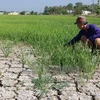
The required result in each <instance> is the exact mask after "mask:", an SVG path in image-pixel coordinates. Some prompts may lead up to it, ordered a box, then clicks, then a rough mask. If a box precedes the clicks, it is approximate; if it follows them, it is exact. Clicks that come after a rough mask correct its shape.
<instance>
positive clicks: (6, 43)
mask: <svg viewBox="0 0 100 100" xmlns="http://www.w3.org/2000/svg"><path fill="white" fill-rule="evenodd" d="M13 45H14V42H13V41H10V40H2V42H1V50H2V52H3V54H4V56H5V57H8V56H9V54H10V53H11V52H12V47H13Z"/></svg>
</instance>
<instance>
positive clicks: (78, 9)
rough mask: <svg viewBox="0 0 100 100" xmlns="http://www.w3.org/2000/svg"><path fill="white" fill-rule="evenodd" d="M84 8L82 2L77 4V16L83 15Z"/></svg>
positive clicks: (75, 7)
mask: <svg viewBox="0 0 100 100" xmlns="http://www.w3.org/2000/svg"><path fill="white" fill-rule="evenodd" d="M82 7H83V4H82V2H77V3H76V6H74V10H75V15H77V14H82Z"/></svg>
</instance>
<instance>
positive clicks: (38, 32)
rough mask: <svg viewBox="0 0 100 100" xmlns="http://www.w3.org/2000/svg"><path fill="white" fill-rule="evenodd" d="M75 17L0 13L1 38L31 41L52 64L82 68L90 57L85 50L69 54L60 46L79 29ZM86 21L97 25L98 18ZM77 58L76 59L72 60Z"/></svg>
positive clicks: (98, 22) (88, 18)
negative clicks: (48, 56) (45, 54)
mask: <svg viewBox="0 0 100 100" xmlns="http://www.w3.org/2000/svg"><path fill="white" fill-rule="evenodd" d="M76 18H77V16H43V15H40V16H31V15H30V16H23V15H22V16H20V15H19V16H7V15H1V16H0V39H1V40H4V39H9V40H12V41H15V42H19V41H21V42H25V43H28V44H31V45H32V46H33V47H34V48H36V49H40V51H41V53H42V52H46V53H48V55H50V61H51V62H50V63H51V64H56V65H60V66H61V67H62V66H67V68H68V67H69V66H74V67H75V66H78V67H79V66H83V69H84V68H86V67H84V66H85V65H84V63H86V66H87V65H88V64H87V60H88V58H89V57H90V56H88V54H87V53H86V52H87V51H85V52H80V51H78V55H76V54H77V53H76V52H77V50H76V52H73V53H72V51H71V50H72V48H69V49H65V48H63V44H64V43H65V42H68V41H69V40H70V39H72V37H73V36H75V35H76V34H77V33H78V31H79V29H78V28H77V26H76V25H74V24H73V23H74V22H75V20H76ZM87 20H88V21H89V23H93V24H97V25H98V26H99V27H100V18H97V17H95V16H94V17H93V16H92V17H90V16H88V17H87ZM76 47H77V48H79V47H78V46H76ZM82 53H83V54H82ZM74 54H75V56H74ZM76 57H77V59H75V58H76ZM78 57H79V58H78ZM85 58H86V59H85ZM89 61H90V60H89ZM89 61H88V62H89ZM90 62H91V61H90ZM90 62H89V64H90ZM88 66H89V65H88ZM67 68H66V69H67Z"/></svg>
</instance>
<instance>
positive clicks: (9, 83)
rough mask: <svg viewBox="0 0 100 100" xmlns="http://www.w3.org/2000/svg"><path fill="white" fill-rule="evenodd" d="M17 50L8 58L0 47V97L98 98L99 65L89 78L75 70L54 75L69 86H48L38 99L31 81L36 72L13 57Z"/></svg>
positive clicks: (30, 99) (46, 99)
mask: <svg viewBox="0 0 100 100" xmlns="http://www.w3.org/2000/svg"><path fill="white" fill-rule="evenodd" d="M25 50H27V51H28V50H29V48H27V47H25ZM18 52H19V47H18V46H16V47H15V48H14V49H13V50H12V53H11V54H10V55H9V56H8V57H4V54H3V53H2V51H1V50H0V100H100V67H99V66H98V67H97V68H96V70H95V73H94V75H93V76H92V77H91V79H88V80H87V79H85V78H82V77H79V75H78V74H74V73H70V74H59V75H54V76H53V78H55V79H56V80H57V82H61V81H63V82H67V84H68V86H66V87H64V88H61V89H51V90H49V92H48V93H47V95H46V96H43V97H41V98H40V99H38V98H37V96H36V91H37V90H36V89H34V84H33V83H32V79H33V78H35V77H37V75H36V74H35V73H34V72H33V71H32V70H31V69H30V68H29V67H28V66H27V65H24V66H23V64H22V63H21V61H20V59H19V58H18V57H17V56H16V54H17V53H18ZM34 59H35V57H34Z"/></svg>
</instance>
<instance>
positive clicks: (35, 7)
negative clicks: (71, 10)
mask: <svg viewBox="0 0 100 100" xmlns="http://www.w3.org/2000/svg"><path fill="white" fill-rule="evenodd" d="M97 1H98V0H0V11H19V12H21V11H35V12H43V11H44V8H45V6H48V7H50V6H60V5H61V6H66V5H68V4H69V3H72V4H73V5H75V3H76V2H82V3H83V4H87V5H88V4H93V3H94V4H96V3H97Z"/></svg>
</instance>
